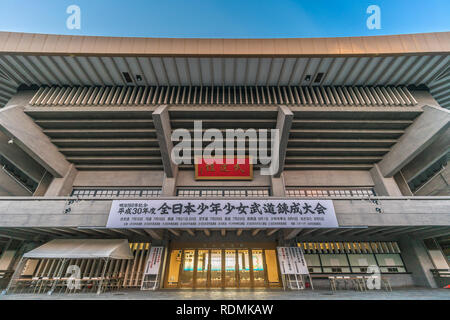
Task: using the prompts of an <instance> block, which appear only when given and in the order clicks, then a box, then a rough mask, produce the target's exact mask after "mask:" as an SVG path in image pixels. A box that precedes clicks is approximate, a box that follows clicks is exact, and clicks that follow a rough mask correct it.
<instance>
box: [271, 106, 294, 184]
mask: <svg viewBox="0 0 450 320" xmlns="http://www.w3.org/2000/svg"><path fill="white" fill-rule="evenodd" d="M292 119H294V114H293V113H292V111H291V110H290V109H289V108H288V107H287V106H278V116H277V127H276V129H278V130H279V131H280V145H279V160H278V161H279V167H278V172H277V173H275V175H274V176H275V178H279V177H280V176H281V173H282V172H283V170H284V161H285V158H286V149H287V144H288V140H289V132H290V130H291V126H292Z"/></svg>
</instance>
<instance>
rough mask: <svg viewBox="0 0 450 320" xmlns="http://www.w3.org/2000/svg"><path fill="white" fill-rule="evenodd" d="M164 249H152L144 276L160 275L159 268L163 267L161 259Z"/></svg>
mask: <svg viewBox="0 0 450 320" xmlns="http://www.w3.org/2000/svg"><path fill="white" fill-rule="evenodd" d="M163 250H164V247H151V248H150V254H149V256H148V260H147V266H146V267H145V272H144V275H151V274H152V275H153V274H158V273H159V266H160V265H161V257H162V253H163Z"/></svg>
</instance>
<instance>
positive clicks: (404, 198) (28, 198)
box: [0, 196, 450, 202]
mask: <svg viewBox="0 0 450 320" xmlns="http://www.w3.org/2000/svg"><path fill="white" fill-rule="evenodd" d="M205 199H208V200H224V199H226V200H264V199H270V200H293V199H297V200H308V199H309V200H317V199H321V200H356V201H359V200H449V201H450V196H419V197H409V196H399V197H388V196H384V197H320V198H317V197H245V198H242V197H227V198H223V197H222V198H219V197H208V198H205V197H157V198H133V197H129V198H119V197H107V198H106V197H105V198H101V197H93V198H82V199H81V198H77V197H49V196H42V197H9V196H3V197H0V202H1V201H5V200H7V201H23V200H26V201H43V200H60V201H66V200H83V201H84V200H89V201H92V200H95V201H97V200H98V201H111V200H205Z"/></svg>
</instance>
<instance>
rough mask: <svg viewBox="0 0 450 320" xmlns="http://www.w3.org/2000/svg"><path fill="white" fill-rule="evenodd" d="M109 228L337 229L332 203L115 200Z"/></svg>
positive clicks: (267, 200) (303, 201) (329, 201)
mask: <svg viewBox="0 0 450 320" xmlns="http://www.w3.org/2000/svg"><path fill="white" fill-rule="evenodd" d="M106 227H108V228H337V227H338V222H337V219H336V214H335V212H334V207H333V201H332V200H295V199H292V200H291V199H289V200H269V199H265V200H206V199H204V200H184V199H183V200H114V201H113V202H112V205H111V210H110V213H109V218H108V222H107V225H106Z"/></svg>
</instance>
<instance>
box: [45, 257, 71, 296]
mask: <svg viewBox="0 0 450 320" xmlns="http://www.w3.org/2000/svg"><path fill="white" fill-rule="evenodd" d="M66 262H67V259H66V258H64V259H62V261H61V265H60V266H59V269H58V273H57V274H56V277H54V278H53V279H54V280H53V284H52V287H51V288H50V290H49V291H48V292H47V294H48V295H51V294H53V291H55V288H56V284H57V283H58V281H59V280H61V276H62V273H63V271H64V266H65V265H66Z"/></svg>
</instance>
